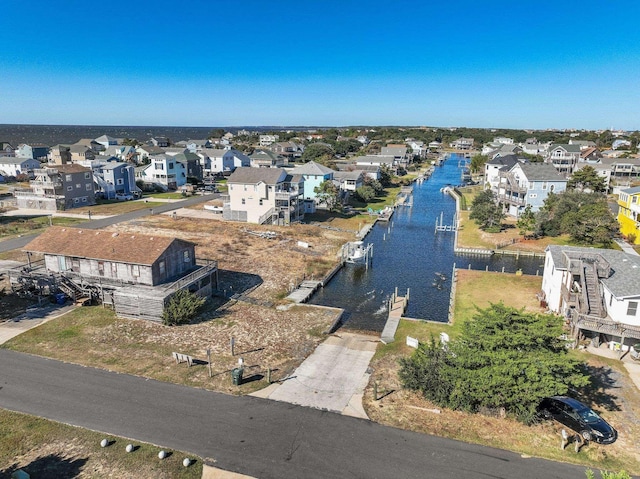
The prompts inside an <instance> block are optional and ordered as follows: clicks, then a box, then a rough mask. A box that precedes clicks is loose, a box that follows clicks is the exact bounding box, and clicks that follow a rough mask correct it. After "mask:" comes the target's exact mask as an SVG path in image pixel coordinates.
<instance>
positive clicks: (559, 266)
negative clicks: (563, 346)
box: [542, 245, 640, 348]
mask: <svg viewBox="0 0 640 479" xmlns="http://www.w3.org/2000/svg"><path fill="white" fill-rule="evenodd" d="M542 295H543V301H545V302H546V303H547V306H548V307H549V309H550V310H551V311H553V312H555V313H558V314H562V315H563V316H564V317H565V318H567V321H569V323H570V326H571V333H572V336H573V337H575V338H579V337H580V336H582V337H587V338H591V339H592V341H595V342H596V344H600V343H602V342H614V343H617V344H618V345H620V344H622V345H623V348H624V347H625V346H624V345H625V344H626V345H627V347H628V345H630V344H634V343H638V342H640V312H639V311H638V310H639V308H638V305H639V304H640V256H637V255H631V254H628V253H624V252H622V251H616V250H608V249H597V248H581V247H577V246H556V245H552V246H549V247H547V251H546V257H545V264H544V274H543V277H542Z"/></svg>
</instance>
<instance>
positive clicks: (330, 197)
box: [313, 180, 339, 211]
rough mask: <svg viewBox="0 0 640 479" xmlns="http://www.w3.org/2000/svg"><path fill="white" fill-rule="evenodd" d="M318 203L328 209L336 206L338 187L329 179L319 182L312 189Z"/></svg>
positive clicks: (331, 209)
mask: <svg viewBox="0 0 640 479" xmlns="http://www.w3.org/2000/svg"><path fill="white" fill-rule="evenodd" d="M313 192H314V193H315V194H316V198H317V200H318V203H319V204H321V205H322V204H324V205H326V206H327V208H328V209H329V210H330V211H333V210H334V209H336V207H337V206H338V193H339V191H338V187H337V186H336V185H335V184H334V183H333V181H331V180H326V181H323V182H322V183H320V185H319V186H316V187H315V188H314V189H313Z"/></svg>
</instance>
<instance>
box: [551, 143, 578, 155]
mask: <svg viewBox="0 0 640 479" xmlns="http://www.w3.org/2000/svg"><path fill="white" fill-rule="evenodd" d="M558 147H560V148H564V149H565V150H566V151H567V153H580V151H581V150H580V145H566V144H560V143H555V144H553V145H551V146H550V147H549V151H552V150H555V149H556V148H558Z"/></svg>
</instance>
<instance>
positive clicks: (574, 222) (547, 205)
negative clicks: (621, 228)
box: [538, 190, 618, 246]
mask: <svg viewBox="0 0 640 479" xmlns="http://www.w3.org/2000/svg"><path fill="white" fill-rule="evenodd" d="M538 231H539V232H540V234H542V235H546V236H557V235H559V234H563V233H566V234H569V235H571V237H572V239H573V240H574V241H577V242H579V243H584V244H589V245H602V246H608V245H609V244H610V243H611V240H612V239H613V236H614V235H615V234H616V233H617V231H618V223H617V221H616V219H615V218H614V216H613V213H611V210H610V208H609V205H608V204H607V198H606V196H604V195H602V194H601V193H587V192H584V191H579V190H567V191H564V192H562V193H560V194H557V195H556V194H549V196H548V197H547V199H546V200H545V202H544V205H543V206H542V208H541V209H540V212H539V213H538Z"/></svg>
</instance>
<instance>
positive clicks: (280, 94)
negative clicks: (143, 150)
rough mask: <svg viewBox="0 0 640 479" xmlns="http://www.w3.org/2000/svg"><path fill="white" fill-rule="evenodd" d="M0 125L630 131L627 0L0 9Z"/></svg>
mask: <svg viewBox="0 0 640 479" xmlns="http://www.w3.org/2000/svg"><path fill="white" fill-rule="evenodd" d="M2 12H3V15H2V17H3V27H2V29H0V123H35V124H93V125H175V126H233V125H237V126H239V125H319V126H346V125H430V126H471V127H493V128H588V129H599V128H611V127H614V128H624V129H632V130H636V129H640V3H638V2H637V1H636V0H633V1H626V0H624V1H618V0H606V1H605V0H601V1H589V0H584V1H580V2H578V1H573V0H570V1H562V0H559V1H557V2H548V1H546V0H538V1H536V2H533V1H529V0H519V1H513V0H510V1H500V0H496V1H459V0H450V1H447V2H429V1H428V0H427V1H422V2H417V1H415V2H414V1H411V2H408V1H403V0H398V1H395V2H382V1H379V0H369V1H368V2H362V1H351V0H342V1H333V0H325V1H316V0H310V1H290V0H281V1H278V0H274V1H271V2H265V1H257V0H250V1H246V0H227V1H216V0H210V1H196V0H186V1H184V2H166V1H162V0H158V1H154V2H150V1H147V0H132V1H127V2H124V1H122V0H111V1H109V2H104V3H100V4H96V3H95V2H87V1H86V0H82V1H79V0H49V1H46V2H44V1H39V0H34V1H25V0H5V1H4V2H3V8H2Z"/></svg>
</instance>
